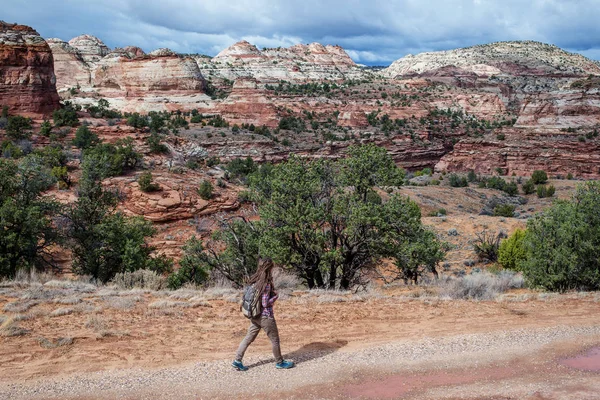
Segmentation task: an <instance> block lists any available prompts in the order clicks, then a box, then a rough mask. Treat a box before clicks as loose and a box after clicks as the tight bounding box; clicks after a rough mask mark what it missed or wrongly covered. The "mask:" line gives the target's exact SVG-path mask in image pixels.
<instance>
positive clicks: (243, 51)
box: [197, 41, 362, 81]
mask: <svg viewBox="0 0 600 400" xmlns="http://www.w3.org/2000/svg"><path fill="white" fill-rule="evenodd" d="M197 61H198V64H199V65H200V68H201V69H202V72H203V73H204V74H205V75H206V76H209V77H219V78H227V79H236V78H239V77H251V78H254V79H258V80H281V79H283V80H288V81H309V80H342V79H345V78H351V77H357V76H360V75H361V74H362V70H361V69H360V68H359V67H358V66H357V65H356V63H354V61H352V59H351V58H350V57H349V56H348V54H347V53H346V52H345V51H344V49H342V48H341V47H339V46H331V45H327V46H323V45H322V44H320V43H311V44H308V45H304V44H297V45H295V46H291V47H288V48H285V47H277V48H265V49H262V50H259V49H258V48H257V47H256V46H255V45H253V44H250V43H248V42H247V41H241V42H238V43H235V44H234V45H232V46H230V47H228V48H227V49H225V50H223V51H222V52H220V53H219V54H217V56H215V57H214V58H212V59H207V58H200V57H199V58H197Z"/></svg>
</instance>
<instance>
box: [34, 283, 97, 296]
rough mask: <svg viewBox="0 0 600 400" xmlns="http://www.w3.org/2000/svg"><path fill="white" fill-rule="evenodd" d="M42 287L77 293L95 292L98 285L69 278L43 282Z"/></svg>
mask: <svg viewBox="0 0 600 400" xmlns="http://www.w3.org/2000/svg"><path fill="white" fill-rule="evenodd" d="M44 287H47V288H55V289H67V290H70V291H74V292H79V293H92V292H95V291H96V290H97V289H98V287H97V286H95V285H92V284H91V283H85V282H79V281H71V280H51V281H49V282H46V283H45V284H44Z"/></svg>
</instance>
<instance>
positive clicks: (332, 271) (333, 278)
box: [329, 261, 337, 290]
mask: <svg viewBox="0 0 600 400" xmlns="http://www.w3.org/2000/svg"><path fill="white" fill-rule="evenodd" d="M329 268H330V270H329V290H335V281H336V280H337V266H336V265H335V262H334V261H332V262H331V265H330V266H329Z"/></svg>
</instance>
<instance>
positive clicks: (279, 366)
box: [275, 360, 295, 369]
mask: <svg viewBox="0 0 600 400" xmlns="http://www.w3.org/2000/svg"><path fill="white" fill-rule="evenodd" d="M294 365H295V364H294V362H293V361H285V360H283V361H282V362H280V363H277V364H275V368H277V369H290V368H294Z"/></svg>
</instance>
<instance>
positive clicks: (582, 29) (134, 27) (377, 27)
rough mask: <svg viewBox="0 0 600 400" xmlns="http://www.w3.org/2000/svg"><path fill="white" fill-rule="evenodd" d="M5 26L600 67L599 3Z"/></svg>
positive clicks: (211, 1) (306, 3)
mask: <svg viewBox="0 0 600 400" xmlns="http://www.w3.org/2000/svg"><path fill="white" fill-rule="evenodd" d="M0 20H5V21H6V22H18V23H21V24H26V25H30V26H32V27H34V28H35V29H37V31H38V32H40V34H41V35H42V36H44V37H46V38H49V37H58V38H61V39H63V40H69V39H71V38H73V37H75V36H78V35H80V34H83V33H89V34H92V35H94V36H97V37H99V38H100V39H102V40H103V41H104V42H105V43H106V44H107V45H108V46H109V47H123V46H127V45H136V46H139V47H141V48H143V49H144V50H145V51H152V50H154V49H156V48H159V47H168V48H171V49H172V50H175V51H177V52H182V53H203V54H208V55H216V54H217V53H218V52H219V51H221V50H222V49H224V48H226V47H227V46H229V45H231V44H233V43H235V42H237V41H239V40H241V39H245V40H248V41H249V42H251V43H254V44H256V45H257V46H258V47H260V48H262V47H277V46H289V45H293V44H297V43H310V42H321V43H323V44H339V45H341V46H343V47H344V48H345V49H346V50H347V51H348V53H349V54H350V56H351V57H352V58H353V59H354V60H355V61H356V62H359V63H363V64H369V65H387V64H389V63H391V62H392V61H394V60H396V59H398V58H400V57H402V56H404V55H406V54H416V53H419V52H423V51H432V50H446V49H452V48H457V47H465V46H471V45H475V44H482V43H489V42H494V41H503V40H538V41H542V42H546V43H552V44H556V45H557V46H560V47H562V48H564V49H567V50H569V51H574V52H579V53H582V54H584V55H586V56H588V57H590V58H593V59H600V23H599V21H600V0H302V1H297V0H173V1H168V0H93V1H92V0H0Z"/></svg>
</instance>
